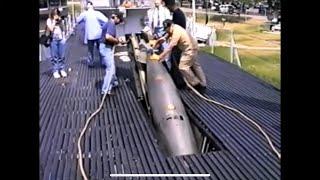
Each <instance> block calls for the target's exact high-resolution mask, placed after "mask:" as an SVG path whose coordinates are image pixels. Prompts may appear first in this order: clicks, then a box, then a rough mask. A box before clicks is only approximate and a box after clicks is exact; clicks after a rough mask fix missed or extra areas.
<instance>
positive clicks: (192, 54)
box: [156, 19, 207, 93]
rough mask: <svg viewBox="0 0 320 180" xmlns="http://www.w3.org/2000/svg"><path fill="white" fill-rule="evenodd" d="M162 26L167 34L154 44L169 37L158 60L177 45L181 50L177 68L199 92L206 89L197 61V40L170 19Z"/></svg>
mask: <svg viewBox="0 0 320 180" xmlns="http://www.w3.org/2000/svg"><path fill="white" fill-rule="evenodd" d="M163 27H164V29H165V31H166V32H167V34H166V35H165V36H164V37H162V38H160V39H159V40H157V42H156V45H158V44H159V43H162V42H164V41H165V40H166V39H170V42H169V46H168V47H167V48H166V49H165V50H164V51H163V52H162V53H161V54H160V55H159V60H160V61H162V60H163V58H164V57H165V56H166V55H167V54H168V53H170V51H171V50H172V49H173V47H175V46H177V48H178V49H180V50H181V51H182V53H181V58H180V64H179V66H178V67H179V70H180V72H181V74H182V75H183V77H184V78H185V79H186V80H187V82H188V83H189V84H191V85H192V86H193V87H195V88H196V89H197V90H198V91H199V92H200V93H203V92H204V90H205V89H206V86H207V82H206V77H205V75H204V72H203V70H202V68H201V66H200V64H199V63H198V61H197V55H198V42H197V41H196V40H195V39H194V38H193V37H192V36H191V35H190V34H189V33H188V32H187V31H186V30H185V29H184V28H182V27H181V26H179V25H177V24H174V23H173V21H172V20H169V19H167V20H165V21H164V22H163Z"/></svg>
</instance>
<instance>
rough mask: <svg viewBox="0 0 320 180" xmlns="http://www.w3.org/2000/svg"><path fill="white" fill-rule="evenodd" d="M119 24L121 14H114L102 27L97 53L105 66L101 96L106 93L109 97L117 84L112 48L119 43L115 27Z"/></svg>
mask: <svg viewBox="0 0 320 180" xmlns="http://www.w3.org/2000/svg"><path fill="white" fill-rule="evenodd" d="M121 22H123V14H122V13H114V14H112V16H111V20H110V21H108V22H107V23H105V24H104V25H103V27H102V35H101V38H100V46H99V51H100V55H101V57H102V59H103V62H104V64H105V65H106V74H105V76H104V79H103V85H102V90H101V94H106V93H107V94H109V95H110V94H111V90H112V88H113V87H115V86H117V85H118V84H119V83H118V80H117V77H116V70H115V64H114V52H113V47H114V46H115V45H116V44H118V43H120V40H119V39H118V38H116V34H117V32H116V25H118V24H120V23H121Z"/></svg>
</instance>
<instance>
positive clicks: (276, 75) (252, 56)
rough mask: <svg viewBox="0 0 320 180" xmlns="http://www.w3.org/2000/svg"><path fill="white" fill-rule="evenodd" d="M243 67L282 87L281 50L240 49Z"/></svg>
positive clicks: (277, 86)
mask: <svg viewBox="0 0 320 180" xmlns="http://www.w3.org/2000/svg"><path fill="white" fill-rule="evenodd" d="M239 56H240V60H241V64H242V68H243V69H244V70H246V71H247V72H249V73H251V74H253V75H255V76H257V77H259V78H260V79H263V80H264V81H266V82H268V83H270V84H272V85H273V86H275V87H276V88H278V89H280V84H281V81H280V52H277V51H271V52H265V51H263V53H259V52H257V51H255V52H251V51H249V50H241V51H239Z"/></svg>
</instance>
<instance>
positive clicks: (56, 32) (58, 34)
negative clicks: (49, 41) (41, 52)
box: [47, 18, 63, 40]
mask: <svg viewBox="0 0 320 180" xmlns="http://www.w3.org/2000/svg"><path fill="white" fill-rule="evenodd" d="M47 26H48V27H49V28H50V29H53V32H52V38H53V39H56V40H61V39H63V34H62V33H63V32H62V30H61V28H60V26H59V25H56V21H55V20H51V19H50V18H48V19H47Z"/></svg>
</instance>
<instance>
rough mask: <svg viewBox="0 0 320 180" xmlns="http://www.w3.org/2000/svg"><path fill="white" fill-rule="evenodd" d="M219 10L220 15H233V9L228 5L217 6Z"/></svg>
mask: <svg viewBox="0 0 320 180" xmlns="http://www.w3.org/2000/svg"><path fill="white" fill-rule="evenodd" d="M219 10H220V13H222V14H233V13H234V10H235V7H234V6H232V5H230V4H223V5H220V6H219Z"/></svg>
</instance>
